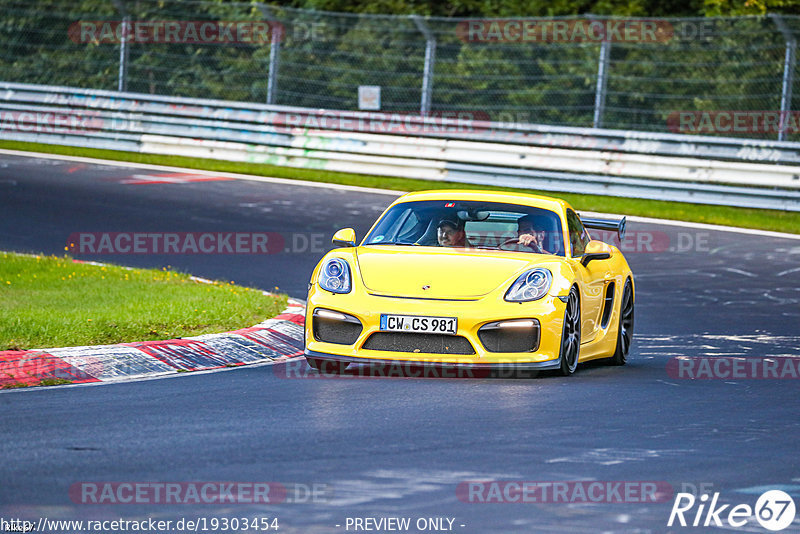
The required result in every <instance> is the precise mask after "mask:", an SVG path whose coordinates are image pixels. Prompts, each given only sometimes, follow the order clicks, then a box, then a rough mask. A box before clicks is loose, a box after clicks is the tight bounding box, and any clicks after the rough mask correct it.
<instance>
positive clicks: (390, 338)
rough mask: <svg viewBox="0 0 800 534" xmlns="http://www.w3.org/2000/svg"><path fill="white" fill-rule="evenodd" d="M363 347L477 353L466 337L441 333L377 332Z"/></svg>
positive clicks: (398, 350) (439, 352) (430, 352)
mask: <svg viewBox="0 0 800 534" xmlns="http://www.w3.org/2000/svg"><path fill="white" fill-rule="evenodd" d="M363 348H365V349H367V350H386V351H390V352H419V353H424V354H475V349H473V348H472V345H470V343H469V341H467V339H466V338H464V337H461V336H445V335H441V334H410V333H403V332H376V333H374V334H372V335H371V336H369V339H367V342H366V343H364V347H363Z"/></svg>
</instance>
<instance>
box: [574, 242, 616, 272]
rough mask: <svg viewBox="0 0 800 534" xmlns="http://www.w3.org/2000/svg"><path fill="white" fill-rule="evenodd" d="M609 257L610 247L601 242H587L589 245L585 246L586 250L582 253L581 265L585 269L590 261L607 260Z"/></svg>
mask: <svg viewBox="0 0 800 534" xmlns="http://www.w3.org/2000/svg"><path fill="white" fill-rule="evenodd" d="M610 257H611V251H610V247H609V246H608V245H606V244H605V243H603V242H602V241H598V240H596V239H592V240H591V241H589V244H587V245H586V250H585V251H584V253H583V257H582V258H581V265H583V266H584V267H586V266H587V265H588V264H589V262H590V261H594V260H607V259H608V258H610Z"/></svg>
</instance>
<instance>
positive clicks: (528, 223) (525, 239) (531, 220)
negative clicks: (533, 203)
mask: <svg viewBox="0 0 800 534" xmlns="http://www.w3.org/2000/svg"><path fill="white" fill-rule="evenodd" d="M549 223H550V220H549V217H547V216H546V215H525V216H523V217H520V218H519V219H518V220H517V239H518V241H519V244H520V245H523V246H526V247H530V248H531V249H533V251H534V252H538V253H539V254H553V252H550V251H548V250H545V248H544V242H545V238H546V237H547V230H546V229H547V227H548V226H549Z"/></svg>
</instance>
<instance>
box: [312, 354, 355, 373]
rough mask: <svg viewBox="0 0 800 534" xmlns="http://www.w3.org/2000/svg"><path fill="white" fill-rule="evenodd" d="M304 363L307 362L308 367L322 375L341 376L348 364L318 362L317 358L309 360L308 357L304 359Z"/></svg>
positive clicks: (330, 361)
mask: <svg viewBox="0 0 800 534" xmlns="http://www.w3.org/2000/svg"><path fill="white" fill-rule="evenodd" d="M306 361H307V362H308V365H310V366H311V368H312V369H316V370H317V371H319V372H320V373H322V374H323V375H338V374H342V373H343V372H344V370H345V369H347V366H348V365H349V364H348V362H340V361H336V360H320V359H319V358H309V357H306Z"/></svg>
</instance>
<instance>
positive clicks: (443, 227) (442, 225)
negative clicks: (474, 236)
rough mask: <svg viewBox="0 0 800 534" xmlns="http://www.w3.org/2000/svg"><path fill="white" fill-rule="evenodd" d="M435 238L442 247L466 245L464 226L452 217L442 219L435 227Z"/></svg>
mask: <svg viewBox="0 0 800 534" xmlns="http://www.w3.org/2000/svg"><path fill="white" fill-rule="evenodd" d="M436 238H437V240H438V242H439V245H440V246H442V247H465V246H467V234H466V232H465V231H464V228H463V227H462V226H461V225H460V224H459V223H457V222H456V221H454V220H452V219H442V220H441V221H439V225H438V226H437V227H436Z"/></svg>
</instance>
